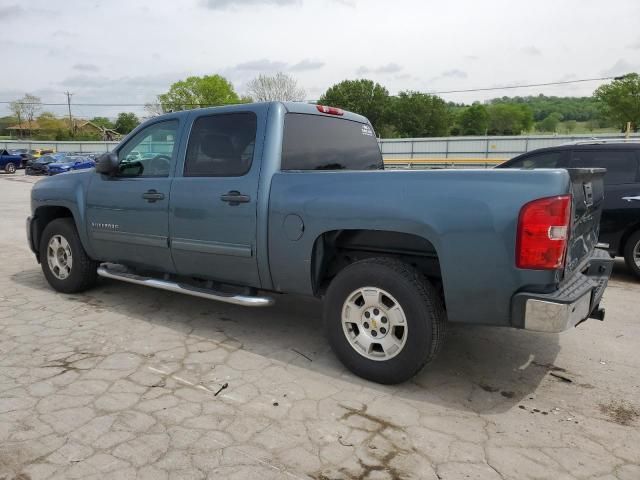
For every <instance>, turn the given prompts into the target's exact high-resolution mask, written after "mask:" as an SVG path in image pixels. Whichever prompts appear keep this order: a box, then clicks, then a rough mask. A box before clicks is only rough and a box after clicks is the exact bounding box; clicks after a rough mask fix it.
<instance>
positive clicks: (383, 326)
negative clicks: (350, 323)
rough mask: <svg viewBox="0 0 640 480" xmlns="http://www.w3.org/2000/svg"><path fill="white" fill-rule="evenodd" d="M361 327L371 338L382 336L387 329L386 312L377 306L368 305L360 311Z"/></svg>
mask: <svg viewBox="0 0 640 480" xmlns="http://www.w3.org/2000/svg"><path fill="white" fill-rule="evenodd" d="M362 327H363V328H364V330H365V332H367V333H368V334H369V336H370V337H373V338H382V337H384V336H385V335H386V334H387V332H388V331H389V320H388V318H387V314H386V312H384V311H383V310H382V309H381V308H379V307H370V308H367V309H366V310H364V312H362Z"/></svg>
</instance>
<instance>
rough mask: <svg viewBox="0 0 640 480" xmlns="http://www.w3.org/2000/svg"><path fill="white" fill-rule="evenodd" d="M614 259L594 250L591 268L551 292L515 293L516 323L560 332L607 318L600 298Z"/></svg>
mask: <svg viewBox="0 0 640 480" xmlns="http://www.w3.org/2000/svg"><path fill="white" fill-rule="evenodd" d="M612 268H613V259H612V258H611V257H610V255H609V254H608V253H607V252H606V251H604V250H598V249H596V250H594V252H593V254H592V256H591V258H590V260H589V263H588V267H587V269H586V270H585V271H583V272H582V273H575V274H574V275H573V276H572V277H571V278H570V279H568V280H567V281H565V282H564V284H563V286H562V287H561V288H560V289H558V290H556V291H555V292H551V293H528V292H520V293H517V294H515V295H514V296H513V302H512V318H513V319H514V323H517V325H515V326H519V327H520V328H524V329H526V330H532V331H536V332H550V333H558V332H562V331H564V330H567V329H569V328H571V327H575V326H576V325H577V324H579V323H580V322H582V321H584V320H586V319H587V318H597V319H599V320H604V309H602V308H600V300H601V299H602V295H603V294H604V290H605V288H606V287H607V283H608V282H609V277H610V276H611V270H612Z"/></svg>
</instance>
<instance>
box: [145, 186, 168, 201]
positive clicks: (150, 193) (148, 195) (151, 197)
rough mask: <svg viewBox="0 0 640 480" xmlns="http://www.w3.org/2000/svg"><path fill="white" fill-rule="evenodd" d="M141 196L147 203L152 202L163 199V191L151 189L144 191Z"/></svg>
mask: <svg viewBox="0 0 640 480" xmlns="http://www.w3.org/2000/svg"><path fill="white" fill-rule="evenodd" d="M142 198H144V199H145V200H146V201H147V202H149V203H153V202H155V201H156V200H164V193H160V192H158V191H157V190H154V189H151V190H147V191H146V192H144V193H143V194H142Z"/></svg>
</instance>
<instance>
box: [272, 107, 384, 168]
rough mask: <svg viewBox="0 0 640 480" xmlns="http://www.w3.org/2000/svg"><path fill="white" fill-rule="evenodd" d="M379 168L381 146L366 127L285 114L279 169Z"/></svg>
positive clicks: (314, 117)
mask: <svg viewBox="0 0 640 480" xmlns="http://www.w3.org/2000/svg"><path fill="white" fill-rule="evenodd" d="M382 168H383V163H382V155H381V153H380V147H379V146H378V141H377V140H376V137H375V134H374V133H373V129H372V128H371V127H370V126H369V125H366V124H364V123H359V122H354V121H351V120H345V119H343V118H333V117H325V116H321V115H307V114H301V113H288V114H287V115H286V117H285V121H284V140H283V146H282V170H376V169H382Z"/></svg>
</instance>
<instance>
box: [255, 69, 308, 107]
mask: <svg viewBox="0 0 640 480" xmlns="http://www.w3.org/2000/svg"><path fill="white" fill-rule="evenodd" d="M247 92H248V93H249V96H250V97H252V98H253V100H255V101H256V102H270V101H273V100H279V101H281V102H301V101H303V100H304V98H305V96H306V92H305V91H304V88H302V87H299V86H298V82H297V81H296V79H295V78H293V77H292V76H290V75H287V74H286V73H282V72H279V73H276V74H275V75H273V76H269V75H259V76H258V77H257V78H254V79H253V80H251V81H250V82H249V83H248V85H247Z"/></svg>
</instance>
